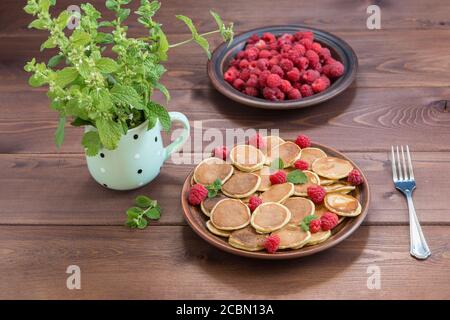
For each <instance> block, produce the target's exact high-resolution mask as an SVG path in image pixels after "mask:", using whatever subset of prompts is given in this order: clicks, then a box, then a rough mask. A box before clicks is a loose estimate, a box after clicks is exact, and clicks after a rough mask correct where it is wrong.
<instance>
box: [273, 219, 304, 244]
mask: <svg viewBox="0 0 450 320" xmlns="http://www.w3.org/2000/svg"><path fill="white" fill-rule="evenodd" d="M272 234H276V235H277V236H279V237H280V246H279V247H278V248H279V249H289V248H301V247H303V246H304V245H305V244H306V243H307V242H308V241H309V238H310V237H311V233H310V232H309V231H306V232H305V231H304V230H303V229H302V228H301V227H299V226H295V225H292V224H288V225H286V226H284V227H283V228H281V229H279V230H277V231H274V232H272Z"/></svg>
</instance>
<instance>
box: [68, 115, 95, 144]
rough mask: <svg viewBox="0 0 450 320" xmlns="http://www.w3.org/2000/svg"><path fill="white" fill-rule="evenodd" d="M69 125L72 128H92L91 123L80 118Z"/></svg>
mask: <svg viewBox="0 0 450 320" xmlns="http://www.w3.org/2000/svg"><path fill="white" fill-rule="evenodd" d="M70 124H71V125H72V126H74V127H84V126H92V122H90V121H88V120H84V119H82V118H80V117H76V118H75V119H74V120H73V121H72V122H71V123H70ZM99 141H100V140H99Z"/></svg>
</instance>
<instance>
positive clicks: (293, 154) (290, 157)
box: [270, 141, 302, 168]
mask: <svg viewBox="0 0 450 320" xmlns="http://www.w3.org/2000/svg"><path fill="white" fill-rule="evenodd" d="M301 153H302V149H300V147H299V146H298V145H297V144H295V143H294V142H291V141H287V142H283V143H281V144H279V145H278V146H275V147H274V148H272V151H271V155H270V159H271V160H270V161H273V160H275V159H278V158H280V159H281V160H283V164H284V168H287V167H290V166H292V164H293V163H294V162H295V161H296V160H297V159H298V158H300V156H301Z"/></svg>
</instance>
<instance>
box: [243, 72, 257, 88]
mask: <svg viewBox="0 0 450 320" xmlns="http://www.w3.org/2000/svg"><path fill="white" fill-rule="evenodd" d="M245 85H246V86H247V87H252V88H256V87H258V76H257V75H251V76H250V77H249V79H248V80H247V82H246V83H245Z"/></svg>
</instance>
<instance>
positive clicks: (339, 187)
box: [323, 183, 356, 194]
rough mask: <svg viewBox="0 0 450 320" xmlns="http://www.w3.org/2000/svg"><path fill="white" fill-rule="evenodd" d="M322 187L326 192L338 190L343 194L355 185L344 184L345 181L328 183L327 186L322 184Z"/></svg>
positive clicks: (350, 190)
mask: <svg viewBox="0 0 450 320" xmlns="http://www.w3.org/2000/svg"><path fill="white" fill-rule="evenodd" d="M323 188H324V189H325V191H326V192H327V193H331V192H339V193H343V194H347V193H350V192H352V191H353V190H355V189H356V187H355V186H351V185H349V184H345V183H334V184H330V185H328V186H324V187H323Z"/></svg>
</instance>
